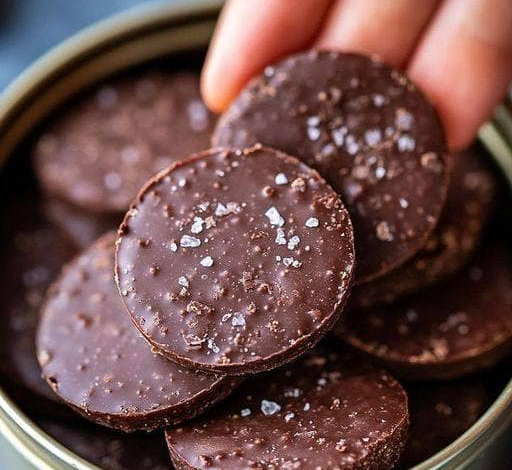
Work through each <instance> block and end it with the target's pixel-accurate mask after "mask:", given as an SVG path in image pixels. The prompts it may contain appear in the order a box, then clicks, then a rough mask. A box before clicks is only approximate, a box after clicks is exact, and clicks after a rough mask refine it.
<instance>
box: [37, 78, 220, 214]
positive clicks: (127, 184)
mask: <svg viewBox="0 0 512 470" xmlns="http://www.w3.org/2000/svg"><path fill="white" fill-rule="evenodd" d="M214 123H215V119H214V117H213V116H212V115H211V114H210V113H209V112H208V111H207V109H206V107H205V106H204V104H203V103H202V101H201V99H200V95H199V85H198V78H197V76H196V75H195V74H166V73H157V72H152V73H145V74H142V75H139V76H137V77H127V78H123V79H119V80H114V81H112V82H111V83H110V84H106V85H104V86H102V87H100V88H98V89H97V90H96V91H95V92H94V93H93V94H92V96H91V95H89V96H87V97H85V98H84V99H83V100H82V101H81V102H80V103H79V104H77V105H74V106H73V107H72V109H70V110H69V111H68V112H66V113H64V114H63V115H62V116H61V117H60V118H59V119H58V120H57V121H56V122H55V123H54V124H52V125H50V127H49V128H48V129H46V131H45V132H44V134H43V135H42V136H41V137H40V139H39V141H38V143H37V145H36V148H35V150H34V161H35V169H36V172H37V175H38V176H39V179H40V181H41V183H42V185H43V188H44V189H45V190H46V192H48V193H49V194H51V195H54V196H57V197H59V198H60V199H62V200H66V201H69V202H71V203H73V204H75V205H77V206H79V207H82V208H84V209H85V210H89V211H94V212H107V213H112V212H113V213H120V212H124V211H125V210H126V208H127V207H128V205H129V203H130V202H131V201H132V199H133V198H134V197H135V195H136V194H137V191H138V190H139V189H140V187H141V186H142V185H143V183H144V182H145V181H146V180H147V179H148V178H149V177H151V176H152V175H154V174H155V173H156V172H158V171H160V170H161V169H163V168H165V167H166V166H168V165H169V164H170V163H171V162H173V161H174V160H175V159H176V158H179V157H183V156H186V155H188V154H190V153H192V152H197V151H199V150H202V149H205V148H208V147H209V140H210V134H211V131H212V129H213V125H214Z"/></svg>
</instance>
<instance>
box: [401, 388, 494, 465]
mask: <svg viewBox="0 0 512 470" xmlns="http://www.w3.org/2000/svg"><path fill="white" fill-rule="evenodd" d="M406 389H407V395H408V397H409V411H410V415H411V426H410V430H409V436H408V438H407V442H406V444H405V447H404V451H403V453H402V455H401V457H400V468H403V469H407V468H410V467H412V466H413V465H417V464H418V463H420V462H423V461H424V460H426V459H427V458H429V457H431V456H432V455H434V454H435V453H437V452H439V451H440V450H441V449H443V448H444V447H446V446H447V445H449V444H451V443H452V442H453V441H454V440H455V439H457V438H458V437H459V436H461V435H462V434H463V433H464V432H465V431H466V430H467V429H469V427H470V426H471V425H472V424H473V423H474V422H475V421H476V420H477V419H478V418H479V417H480V416H481V415H482V414H483V412H484V411H485V409H486V407H487V404H488V401H489V396H488V393H487V391H486V389H485V387H484V386H483V384H482V382H481V381H480V380H479V379H476V378H471V379H468V380H464V381H452V382H438V383H425V384H418V385H416V386H409V387H406Z"/></svg>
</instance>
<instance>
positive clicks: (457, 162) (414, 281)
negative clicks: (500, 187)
mask: <svg viewBox="0 0 512 470" xmlns="http://www.w3.org/2000/svg"><path fill="white" fill-rule="evenodd" d="M451 167H452V171H451V178H450V185H449V188H448V196H447V199H446V204H445V206H444V209H443V212H442V214H441V219H440V220H439V225H438V226H437V227H436V228H435V230H434V232H433V233H432V235H431V236H430V238H429V240H428V242H427V244H426V245H425V246H424V247H423V248H422V249H421V251H420V252H419V253H418V254H416V255H415V256H414V257H413V258H412V259H411V260H409V261H408V262H406V263H405V264H403V265H402V266H400V267H398V268H396V269H395V270H394V271H391V272H390V273H388V274H386V275H385V276H383V277H381V278H379V279H376V280H374V281H372V282H368V283H366V284H364V285H362V286H356V287H355V288H354V289H353V290H352V293H351V294H350V303H351V305H357V306H361V307H369V306H372V305H375V304H378V303H391V302H393V301H394V300H395V299H397V298H399V297H403V296H404V295H406V294H410V293H414V292H417V291H419V290H420V289H422V288H424V287H427V286H429V285H432V284H435V283H437V282H439V281H441V280H443V279H446V278H448V277H449V276H451V275H453V274H455V273H456V272H458V271H459V270H460V269H461V268H462V267H463V266H464V265H465V264H466V263H467V261H468V259H469V257H470V256H471V254H472V253H473V252H474V251H475V248H476V246H477V244H478V242H479V240H480V236H481V234H482V231H483V229H484V226H485V224H486V222H487V220H488V219H489V216H490V215H491V213H492V208H493V204H494V198H495V195H496V179H495V177H494V175H493V174H492V172H491V171H490V169H489V168H488V167H487V165H485V162H484V161H483V160H482V158H481V156H480V155H479V154H477V153H476V151H475V150H468V151H466V152H463V153H460V154H458V155H455V156H454V158H452V159H451Z"/></svg>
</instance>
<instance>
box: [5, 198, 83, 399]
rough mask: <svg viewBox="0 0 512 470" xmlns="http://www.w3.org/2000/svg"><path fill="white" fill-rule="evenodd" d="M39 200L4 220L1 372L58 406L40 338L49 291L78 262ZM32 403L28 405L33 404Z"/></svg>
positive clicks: (27, 201) (15, 205)
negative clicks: (40, 355) (44, 369)
mask: <svg viewBox="0 0 512 470" xmlns="http://www.w3.org/2000/svg"><path fill="white" fill-rule="evenodd" d="M37 197H38V196H36V195H35V194H30V195H28V196H26V197H22V198H20V199H19V200H17V201H16V202H12V201H9V202H7V204H6V207H4V208H3V209H2V214H1V216H0V217H1V224H0V226H1V229H0V239H1V240H2V243H1V250H2V271H3V273H2V282H0V297H1V298H2V303H3V307H2V315H0V371H1V372H2V375H4V377H5V379H6V380H7V381H9V382H10V383H12V385H13V386H14V388H18V387H22V388H23V389H26V390H27V391H29V392H32V393H35V394H37V395H38V396H41V397H45V398H48V399H51V400H53V401H55V399H56V397H55V395H54V394H53V393H52V391H51V390H50V388H49V387H48V385H47V384H46V383H45V382H44V380H43V379H42V378H41V370H40V368H39V364H38V363H37V357H36V349H35V344H34V340H35V332H36V326H37V321H38V317H39V309H40V307H41V304H42V302H43V299H44V294H45V292H46V289H47V288H48V286H49V285H50V283H51V282H53V280H54V278H55V277H56V276H57V275H58V273H59V271H60V269H61V267H62V264H63V263H65V262H66V261H68V260H69V258H71V256H73V254H74V253H75V247H74V246H73V245H72V243H71V242H70V240H69V239H68V238H67V237H65V236H63V234H62V233H61V232H60V230H58V229H57V228H56V227H55V226H54V225H53V224H51V223H50V222H49V221H48V220H47V219H46V218H45V217H44V215H43V213H42V211H41V210H40V207H39V206H38V204H37V203H35V202H34V201H35V199H36V198H37ZM23 392H24V390H20V393H23ZM31 398H32V400H27V401H32V402H33V401H34V400H33V397H31Z"/></svg>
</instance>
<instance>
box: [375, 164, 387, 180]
mask: <svg viewBox="0 0 512 470" xmlns="http://www.w3.org/2000/svg"><path fill="white" fill-rule="evenodd" d="M384 176H386V169H385V168H383V167H382V166H378V167H377V168H375V177H376V178H377V179H379V180H381V179H382V178H384Z"/></svg>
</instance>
